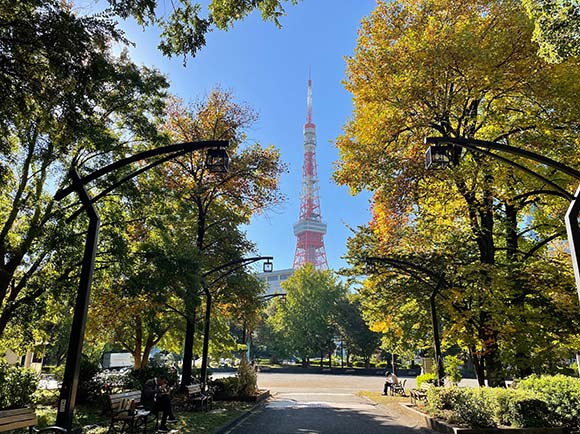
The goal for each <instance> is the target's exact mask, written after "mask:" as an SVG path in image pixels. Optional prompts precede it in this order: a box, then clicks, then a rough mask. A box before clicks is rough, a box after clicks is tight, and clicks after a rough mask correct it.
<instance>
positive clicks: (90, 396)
mask: <svg viewBox="0 0 580 434" xmlns="http://www.w3.org/2000/svg"><path fill="white" fill-rule="evenodd" d="M100 371H101V368H100V367H99V363H98V362H97V361H93V360H90V359H89V358H88V357H87V356H85V355H84V354H83V355H82V356H81V366H80V372H79V387H78V390H77V403H79V404H85V403H87V402H89V401H93V400H99V399H100V398H101V390H100V388H99V385H98V384H97V383H95V382H94V380H93V379H94V378H95V376H96V375H97V374H98V373H99V372H100Z"/></svg>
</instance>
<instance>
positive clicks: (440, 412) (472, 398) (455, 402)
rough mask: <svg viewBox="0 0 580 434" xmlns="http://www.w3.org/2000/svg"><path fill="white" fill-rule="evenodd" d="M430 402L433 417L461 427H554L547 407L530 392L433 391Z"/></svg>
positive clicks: (499, 390) (457, 389)
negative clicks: (548, 417)
mask: <svg viewBox="0 0 580 434" xmlns="http://www.w3.org/2000/svg"><path fill="white" fill-rule="evenodd" d="M427 402H428V405H427V410H428V412H429V413H430V414H432V415H434V416H437V417H442V418H444V419H446V420H448V421H449V422H451V423H457V424H460V425H468V426H472V427H492V426H497V425H507V426H512V427H514V428H527V427H547V426H550V425H551V424H550V421H549V420H548V419H547V416H548V415H549V410H548V408H547V406H546V403H545V402H544V401H543V400H541V399H539V397H538V396H537V395H536V394H535V393H534V392H530V391H524V390H515V389H503V388H487V387H486V388H482V389H468V388H459V387H445V388H443V387H431V388H430V389H429V390H428V391H427Z"/></svg>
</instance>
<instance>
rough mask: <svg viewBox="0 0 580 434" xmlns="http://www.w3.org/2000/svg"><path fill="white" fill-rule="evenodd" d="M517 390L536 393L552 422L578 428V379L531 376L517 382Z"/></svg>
mask: <svg viewBox="0 0 580 434" xmlns="http://www.w3.org/2000/svg"><path fill="white" fill-rule="evenodd" d="M517 387H518V389H521V390H526V391H530V392H534V393H536V394H537V395H538V396H539V397H540V398H541V399H542V401H544V402H545V403H546V406H547V409H548V413H549V415H550V418H551V419H552V422H553V423H554V424H557V425H564V426H568V427H571V428H579V427H580V379H579V378H575V377H567V376H565V375H561V374H560V375H546V376H538V375H532V376H530V377H527V378H525V379H523V380H520V381H519V382H518V386H517Z"/></svg>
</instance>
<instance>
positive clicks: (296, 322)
mask: <svg viewBox="0 0 580 434" xmlns="http://www.w3.org/2000/svg"><path fill="white" fill-rule="evenodd" d="M282 287H283V289H284V290H285V292H286V293H287V296H286V302H285V303H280V304H278V306H277V310H276V312H275V314H274V316H273V317H271V318H270V319H269V321H270V322H271V324H272V326H273V328H274V330H275V331H276V333H279V334H281V335H282V336H283V339H284V340H285V341H286V342H287V345H288V347H289V348H290V349H291V350H292V351H293V353H294V354H295V355H298V356H299V357H301V358H302V360H303V361H304V363H305V364H306V365H308V364H309V359H310V357H312V356H313V355H320V356H321V363H322V356H323V355H325V354H328V353H330V352H331V351H332V350H333V349H334V338H335V336H336V334H337V330H336V327H335V325H334V321H333V320H334V318H335V316H334V314H335V312H336V305H337V303H338V302H339V300H340V299H341V298H342V297H344V296H345V295H346V288H345V286H344V285H343V284H341V283H340V282H338V281H337V279H336V277H335V276H333V274H332V272H331V271H328V270H327V271H321V270H315V269H314V267H313V266H312V265H311V264H306V265H305V266H304V267H302V268H299V269H298V270H296V271H295V272H294V274H293V275H292V276H291V277H290V278H289V279H288V280H286V281H285V282H283V284H282Z"/></svg>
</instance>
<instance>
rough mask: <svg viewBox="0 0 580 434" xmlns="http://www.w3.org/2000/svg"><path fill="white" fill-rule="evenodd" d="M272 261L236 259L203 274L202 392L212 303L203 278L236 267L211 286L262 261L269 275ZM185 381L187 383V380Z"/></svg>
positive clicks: (214, 281) (259, 258)
mask: <svg viewBox="0 0 580 434" xmlns="http://www.w3.org/2000/svg"><path fill="white" fill-rule="evenodd" d="M273 259H274V257H273V256H255V257H252V258H242V259H236V260H233V261H230V262H226V263H225V264H222V265H220V266H218V267H215V268H213V269H212V270H210V271H208V272H206V273H204V274H203V279H202V287H203V291H204V293H205V296H206V303H205V326H204V333H203V353H202V356H201V372H200V377H201V378H200V381H201V388H202V390H205V388H206V386H207V365H208V353H209V332H210V319H211V303H212V295H211V291H210V290H209V286H208V284H207V283H206V281H205V278H206V277H208V276H210V275H211V274H214V273H217V272H219V271H223V270H225V269H228V268H229V267H232V266H234V265H235V266H236V267H234V268H232V269H229V270H227V271H226V272H224V273H222V274H221V275H219V276H218V277H217V278H215V279H214V280H212V281H211V283H210V285H213V284H215V283H217V282H219V281H220V280H222V279H224V278H225V277H227V276H229V275H230V274H232V273H233V272H235V271H236V270H239V269H240V268H242V267H245V266H246V265H250V264H253V263H254V262H258V261H264V260H265V261H266V262H265V263H264V265H263V270H264V273H270V272H272V269H273V264H272V262H271V261H272V260H273ZM185 381H187V379H186V380H185ZM182 383H183V379H182ZM182 386H183V384H182Z"/></svg>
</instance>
